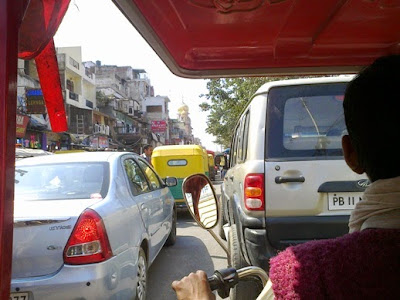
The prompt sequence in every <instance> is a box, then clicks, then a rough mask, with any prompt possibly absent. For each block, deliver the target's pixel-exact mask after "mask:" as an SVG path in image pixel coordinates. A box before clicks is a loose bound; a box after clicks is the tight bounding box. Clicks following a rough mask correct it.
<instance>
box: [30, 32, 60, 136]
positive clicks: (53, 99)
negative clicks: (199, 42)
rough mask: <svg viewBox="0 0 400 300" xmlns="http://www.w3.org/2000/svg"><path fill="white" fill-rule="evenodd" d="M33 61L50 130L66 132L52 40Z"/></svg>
mask: <svg viewBox="0 0 400 300" xmlns="http://www.w3.org/2000/svg"><path fill="white" fill-rule="evenodd" d="M35 61H36V67H37V71H38V74H39V80H40V86H41V88H42V92H43V98H44V101H45V102H46V108H47V113H48V115H49V119H50V124H51V129H52V131H55V132H60V131H67V129H68V124H67V117H66V114H65V107H64V99H63V95H62V90H61V81H60V75H59V72H58V63H57V56H56V49H55V47H54V42H53V39H51V40H50V42H49V43H48V45H47V46H46V47H45V48H44V49H43V51H42V52H41V53H40V54H39V55H38V56H36V58H35Z"/></svg>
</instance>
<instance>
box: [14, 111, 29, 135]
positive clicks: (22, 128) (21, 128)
mask: <svg viewBox="0 0 400 300" xmlns="http://www.w3.org/2000/svg"><path fill="white" fill-rule="evenodd" d="M28 122H29V117H28V116H23V115H19V114H17V118H16V123H17V124H16V125H17V130H16V136H17V137H19V138H21V137H24V136H25V132H26V126H28Z"/></svg>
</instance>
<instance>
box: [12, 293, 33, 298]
mask: <svg viewBox="0 0 400 300" xmlns="http://www.w3.org/2000/svg"><path fill="white" fill-rule="evenodd" d="M10 300H29V293H11V294H10Z"/></svg>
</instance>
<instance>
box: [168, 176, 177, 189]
mask: <svg viewBox="0 0 400 300" xmlns="http://www.w3.org/2000/svg"><path fill="white" fill-rule="evenodd" d="M177 184H178V179H176V177H167V178H165V185H166V186H168V187H172V186H176V185H177Z"/></svg>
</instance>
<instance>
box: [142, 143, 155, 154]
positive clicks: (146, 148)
mask: <svg viewBox="0 0 400 300" xmlns="http://www.w3.org/2000/svg"><path fill="white" fill-rule="evenodd" d="M143 152H144V154H146V156H147V157H151V155H152V154H153V146H152V145H146V146H144V147H143Z"/></svg>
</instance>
